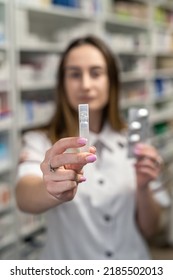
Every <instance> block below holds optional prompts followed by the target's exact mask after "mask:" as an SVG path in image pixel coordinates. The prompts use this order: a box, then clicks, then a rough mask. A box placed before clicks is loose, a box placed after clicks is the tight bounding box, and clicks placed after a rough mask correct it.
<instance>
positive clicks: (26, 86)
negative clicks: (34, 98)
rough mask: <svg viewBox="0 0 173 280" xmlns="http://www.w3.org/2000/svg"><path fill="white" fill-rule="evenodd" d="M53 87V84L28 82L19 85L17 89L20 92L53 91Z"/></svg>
mask: <svg viewBox="0 0 173 280" xmlns="http://www.w3.org/2000/svg"><path fill="white" fill-rule="evenodd" d="M54 87H55V83H53V82H49V81H39V82H37V83H36V82H35V83H34V81H33V82H28V83H23V84H20V85H19V89H20V90H22V91H30V90H41V89H53V88H54Z"/></svg>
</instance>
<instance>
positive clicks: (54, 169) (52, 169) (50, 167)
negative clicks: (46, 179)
mask: <svg viewBox="0 0 173 280" xmlns="http://www.w3.org/2000/svg"><path fill="white" fill-rule="evenodd" d="M48 166H49V171H50V172H52V173H55V171H56V169H57V168H56V167H52V165H51V163H50V160H49V162H48Z"/></svg>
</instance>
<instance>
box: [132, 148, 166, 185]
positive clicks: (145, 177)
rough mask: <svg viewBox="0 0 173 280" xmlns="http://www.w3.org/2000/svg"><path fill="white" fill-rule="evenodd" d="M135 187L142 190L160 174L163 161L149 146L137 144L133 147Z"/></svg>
mask: <svg viewBox="0 0 173 280" xmlns="http://www.w3.org/2000/svg"><path fill="white" fill-rule="evenodd" d="M134 153H135V155H136V159H137V160H136V163H135V168H136V174H137V186H138V187H139V188H143V187H145V186H147V185H148V184H149V183H150V182H151V181H153V180H156V179H157V178H158V176H159V174H160V171H161V168H162V165H163V160H162V158H161V157H160V155H159V153H158V151H157V150H156V149H155V148H154V147H153V146H151V145H148V144H143V143H138V144H137V145H136V146H135V150H134Z"/></svg>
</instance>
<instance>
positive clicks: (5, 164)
mask: <svg viewBox="0 0 173 280" xmlns="http://www.w3.org/2000/svg"><path fill="white" fill-rule="evenodd" d="M11 168H12V162H11V161H10V160H8V159H6V160H2V159H1V166H0V174H3V173H5V172H7V171H10V169H11Z"/></svg>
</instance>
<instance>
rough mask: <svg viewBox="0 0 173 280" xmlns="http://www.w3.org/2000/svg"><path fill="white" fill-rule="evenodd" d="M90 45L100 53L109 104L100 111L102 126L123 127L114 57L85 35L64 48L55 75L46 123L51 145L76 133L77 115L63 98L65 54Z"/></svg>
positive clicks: (96, 39)
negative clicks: (52, 106) (52, 103)
mask: <svg viewBox="0 0 173 280" xmlns="http://www.w3.org/2000/svg"><path fill="white" fill-rule="evenodd" d="M86 44H90V45H92V46H94V47H96V48H97V49H98V50H100V52H101V53H102V54H103V56H104V58H105V61H106V64H107V69H108V78H109V102H108V104H107V105H106V107H105V108H104V111H103V120H102V124H103V123H104V122H105V121H107V122H109V124H110V126H111V127H112V129H114V130H116V131H119V132H120V131H121V130H122V129H123V128H124V127H125V124H124V122H123V120H122V119H121V116H120V112H119V85H120V83H119V70H118V66H117V63H116V61H115V57H114V55H113V54H112V52H111V51H110V49H109V48H108V47H107V46H106V44H105V43H104V42H103V41H102V40H101V39H99V38H97V37H95V36H86V37H81V38H78V39H75V40H74V41H72V42H71V44H70V45H69V46H68V47H67V49H66V50H65V52H64V53H63V54H62V57H61V61H60V65H59V69H58V73H57V87H56V104H57V106H56V110H55V114H54V117H53V119H52V120H51V123H50V129H49V137H50V139H51V140H52V142H53V143H54V142H55V141H57V140H58V139H60V138H62V137H68V136H75V135H77V133H78V115H77V112H76V111H75V110H74V109H73V108H72V107H71V106H70V104H69V102H68V99H67V97H66V91H65V85H64V80H65V63H66V58H67V56H68V54H69V52H70V51H71V50H72V49H73V48H75V47H79V46H83V45H86Z"/></svg>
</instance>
